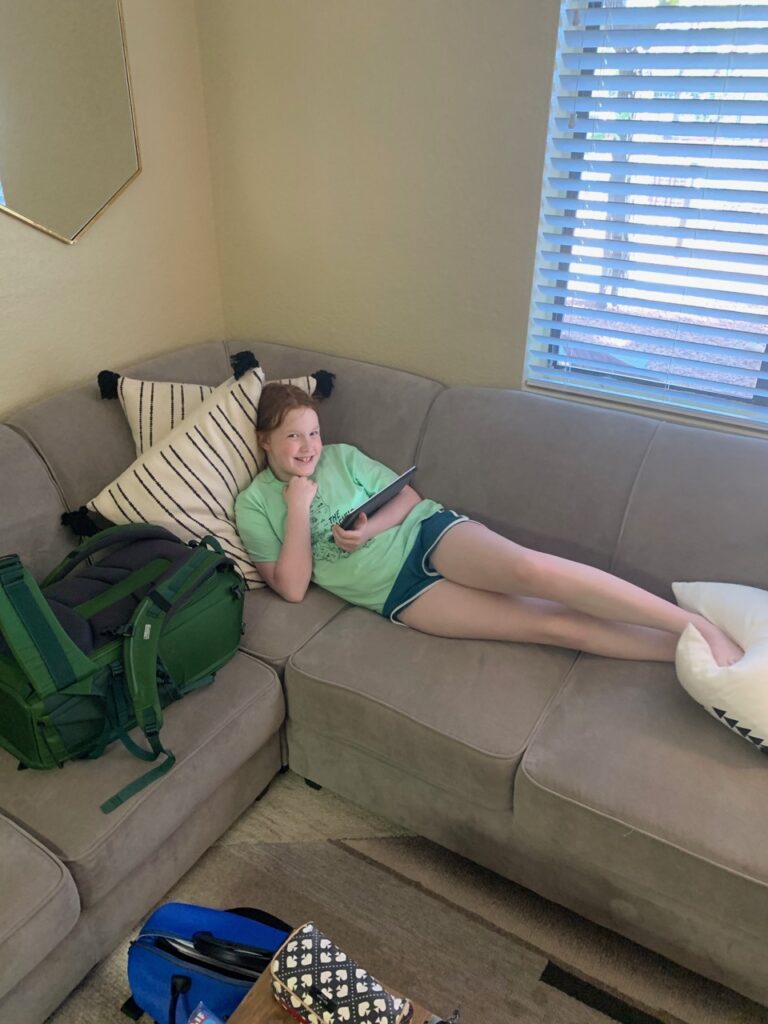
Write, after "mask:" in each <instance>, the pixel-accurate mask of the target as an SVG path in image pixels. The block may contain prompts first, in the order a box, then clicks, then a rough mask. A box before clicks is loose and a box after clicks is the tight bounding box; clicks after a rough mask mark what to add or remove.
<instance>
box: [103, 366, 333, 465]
mask: <svg viewBox="0 0 768 1024" xmlns="http://www.w3.org/2000/svg"><path fill="white" fill-rule="evenodd" d="M279 383H280V384H295V385H296V387H299V388H301V389H302V390H303V391H307V392H308V393H309V394H310V395H311V394H314V392H315V387H316V380H315V378H314V377H311V376H310V377H288V378H285V379H283V380H281V381H279ZM99 387H100V389H101V396H102V398H117V399H119V400H120V405H121V406H122V408H123V412H124V413H125V418H126V419H127V420H128V426H129V427H130V428H131V433H132V434H133V442H134V444H135V445H136V454H137V455H142V454H143V453H144V452H145V451H147V450H148V449H149V448H151V447H152V445H154V444H157V442H158V441H161V440H162V439H163V438H164V437H166V436H167V435H168V434H170V432H171V431H172V430H174V429H175V428H176V427H177V426H178V425H179V423H181V421H182V420H183V419H184V418H185V417H186V416H188V415H190V413H193V412H194V411H195V410H196V409H199V407H200V406H201V405H202V404H203V402H204V401H205V400H206V398H207V397H208V396H209V395H210V394H211V392H212V391H213V390H214V387H213V385H211V384H178V383H173V384H172V383H169V382H167V381H158V380H136V379H135V378H133V377H124V376H122V375H121V374H119V373H113V372H111V371H110V370H102V372H101V373H100V374H99Z"/></svg>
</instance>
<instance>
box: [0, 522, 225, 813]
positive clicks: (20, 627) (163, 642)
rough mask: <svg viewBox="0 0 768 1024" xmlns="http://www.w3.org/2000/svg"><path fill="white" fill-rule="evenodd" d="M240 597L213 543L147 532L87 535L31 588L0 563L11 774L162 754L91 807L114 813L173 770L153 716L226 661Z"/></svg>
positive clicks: (3, 738) (0, 740) (1, 657)
mask: <svg viewBox="0 0 768 1024" xmlns="http://www.w3.org/2000/svg"><path fill="white" fill-rule="evenodd" d="M97 553H100V554H101V557H100V558H99V559H98V560H97V561H93V562H92V564H87V565H83V563H84V562H86V560H87V559H91V558H92V556H93V555H95V554H97ZM77 566H80V567H81V568H80V571H79V572H78V573H76V574H74V575H72V571H73V570H74V569H75V568H76V567H77ZM244 589H245V584H244V583H243V579H242V577H241V576H240V574H239V573H238V571H237V569H236V568H235V566H234V563H233V562H232V561H231V560H230V559H229V558H227V557H225V555H224V554H223V553H222V549H221V546H220V545H219V543H218V541H217V540H215V538H213V537H204V538H203V540H202V541H201V542H200V543H199V544H196V543H195V542H191V543H190V544H185V543H183V542H182V541H181V540H179V538H178V537H175V536H174V535H173V534H172V533H170V532H169V531H168V530H165V529H163V528H162V527H159V526H151V525H149V524H143V525H136V526H114V527H111V528H109V529H107V530H103V531H102V532H101V533H98V534H96V535H95V536H93V537H89V538H87V539H86V540H85V541H83V543H82V544H81V546H80V547H79V548H77V549H76V550H75V551H73V552H71V553H70V554H69V555H68V556H67V557H66V558H65V559H64V561H63V562H62V563H61V564H60V565H59V566H57V567H56V568H55V569H54V570H53V572H52V573H50V574H49V575H48V576H47V577H46V579H45V580H43V582H42V584H41V585H40V587H38V585H37V583H35V581H34V579H33V577H32V576H31V575H30V573H29V572H28V571H27V570H26V569H25V568H24V566H23V565H22V564H21V562H20V560H19V558H18V556H17V555H6V556H5V557H4V558H0V631H1V632H2V636H3V638H4V641H5V643H2V641H0V746H2V747H4V748H5V749H6V750H7V751H8V752H9V753H11V754H12V755H13V756H14V757H16V758H18V760H19V767H20V768H54V767H57V766H58V767H61V766H62V764H63V763H64V762H65V761H69V760H72V759H75V758H95V757H99V756H100V755H101V754H102V753H103V752H104V750H105V748H106V747H107V746H108V745H109V744H110V743H112V742H113V741H114V740H117V739H119V740H121V742H122V743H123V744H124V745H125V747H126V748H127V749H128V750H129V751H130V752H131V753H132V754H134V755H135V756H136V757H138V758H141V759H142V760H145V761H155V760H157V758H158V757H159V756H160V755H161V754H163V755H164V760H163V761H162V762H161V763H159V764H158V765H157V766H155V767H154V768H152V769H151V770H150V771H148V772H147V773H146V774H144V775H143V776H141V778H139V779H137V780H136V781H134V782H132V783H130V784H129V785H128V786H125V787H124V788H123V789H121V790H120V792H119V793H116V794H115V796H113V797H111V798H110V799H109V800H107V801H106V803H104V804H102V805H101V809H102V811H104V813H105V814H108V813H109V812H110V811H113V810H114V809H115V808H116V807H118V806H119V805H120V804H122V803H124V802H125V800H127V799H128V798H129V797H130V796H133V794H134V793H136V792H138V791H139V790H140V789H143V788H144V786H146V785H148V784H149V783H150V782H152V781H154V780H155V779H156V778H159V777H160V776H161V775H163V774H164V773H165V772H167V771H168V770H169V769H170V768H171V767H172V766H173V764H174V761H175V758H174V756H173V754H172V753H171V752H170V751H168V750H166V749H165V748H164V747H163V745H162V743H161V742H160V727H161V726H162V723H163V710H162V709H163V708H164V707H165V706H167V705H168V704H170V703H171V702H172V701H175V700H178V699H179V698H181V697H184V696H185V695H186V694H188V693H190V691H192V690H196V689H198V688H199V687H201V686H205V685H206V684H207V683H210V682H212V681H213V678H214V675H215V673H216V671H217V669H219V668H220V667H221V666H222V665H224V664H225V663H226V662H227V661H228V660H229V659H230V658H231V657H232V656H233V655H234V653H235V651H236V650H237V648H238V645H239V643H240V636H241V633H242V621H243V600H244V596H243V595H244ZM136 725H138V726H139V727H140V728H141V730H142V732H143V733H144V736H145V737H146V740H147V744H148V745H149V749H148V750H147V749H145V748H144V747H142V746H140V745H139V744H138V743H136V742H134V740H133V739H132V738H131V737H130V736H129V735H128V731H129V729H131V728H133V727H134V726H136Z"/></svg>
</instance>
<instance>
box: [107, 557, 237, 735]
mask: <svg viewBox="0 0 768 1024" xmlns="http://www.w3.org/2000/svg"><path fill="white" fill-rule="evenodd" d="M221 562H222V557H221V555H219V554H217V553H214V552H211V551H208V550H206V549H205V548H204V547H198V548H196V549H195V551H194V553H193V554H192V556H191V558H190V559H189V560H188V561H187V562H186V563H185V564H184V565H183V566H182V567H181V568H180V569H179V570H178V571H177V572H176V573H174V574H173V576H171V577H170V579H167V580H166V581H165V582H164V583H163V584H161V586H159V587H157V588H156V589H155V590H153V591H152V592H151V593H149V594H148V595H147V596H146V597H145V598H144V600H143V601H142V602H141V604H140V605H139V607H138V608H137V609H136V612H135V614H134V616H133V619H132V620H131V625H132V626H133V631H132V634H131V636H130V637H128V638H127V640H126V643H125V648H124V664H125V677H126V681H127V683H128V693H129V694H130V698H131V701H132V703H133V709H134V713H135V715H136V721H137V722H138V724H139V725H140V726H141V728H142V729H143V730H144V732H145V733H146V732H147V730H148V729H149V730H151V729H153V728H157V729H159V728H160V726H161V725H162V722H163V712H162V708H161V706H160V696H159V694H158V689H157V673H158V649H159V646H160V634H161V632H162V627H163V622H164V621H165V617H166V615H167V614H168V612H169V610H170V609H171V608H172V607H173V606H174V604H175V603H176V602H177V601H178V599H179V598H180V597H181V596H182V595H184V594H189V593H191V592H192V591H193V590H194V589H195V588H196V587H197V586H198V585H199V584H200V583H201V582H202V580H204V579H207V578H208V576H210V574H211V573H212V572H215V570H216V567H217V566H218V565H220V564H221Z"/></svg>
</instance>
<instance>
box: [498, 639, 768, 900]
mask: <svg viewBox="0 0 768 1024" xmlns="http://www.w3.org/2000/svg"><path fill="white" fill-rule="evenodd" d="M523 787H525V789H526V791H527V796H526V801H525V806H526V807H527V811H526V812H525V813H523V810H522V805H521V804H518V803H516V814H517V815H518V816H522V817H523V818H525V819H526V820H521V818H520V817H518V823H519V824H521V825H523V826H524V827H526V828H527V829H529V830H530V829H532V830H533V831H534V832H535V833H537V834H544V833H548V834H549V835H550V837H551V838H552V840H553V841H555V842H557V843H558V844H562V843H563V842H564V841H565V842H567V843H568V845H569V847H572V849H573V856H574V861H575V860H576V859H578V858H579V857H583V856H584V852H585V851H588V854H587V857H588V859H589V860H590V861H591V862H592V864H593V865H594V866H595V870H597V871H599V870H600V865H601V864H602V865H604V866H605V865H606V860H605V850H604V849H603V848H601V846H600V842H599V840H598V839H597V836H598V834H599V826H598V820H597V819H601V820H602V827H603V829H607V830H608V831H612V832H613V833H614V834H615V836H616V839H617V845H618V846H620V848H621V851H622V854H621V858H622V859H621V862H620V864H617V865H615V866H614V870H616V871H618V872H620V873H621V874H622V875H623V876H625V877H629V878H635V879H637V880H638V881H640V880H641V879H643V880H645V881H649V882H650V884H652V885H654V886H657V887H658V888H659V890H661V891H664V890H665V889H666V890H670V889H671V890H672V891H674V889H675V887H677V888H678V889H680V893H679V895H680V896H681V898H683V893H682V888H685V887H687V886H688V885H690V884H692V876H691V872H695V861H694V858H696V859H698V860H700V861H701V862H705V863H707V864H709V865H712V864H714V865H719V866H721V867H723V868H725V869H727V871H728V872H730V873H735V874H737V875H741V876H742V877H744V876H746V877H749V878H751V879H755V880H757V881H758V882H760V883H762V884H766V883H768V856H766V849H768V821H766V819H765V818H764V817H763V815H762V813H761V810H762V808H763V807H764V806H765V804H766V800H767V799H768V761H766V759H765V756H764V755H763V754H761V753H760V752H759V751H758V750H756V749H755V748H754V747H752V746H751V745H748V744H746V743H737V742H735V740H734V739H733V737H732V736H729V735H728V733H727V732H726V730H725V729H723V728H722V727H721V726H720V725H718V723H717V722H716V721H715V720H714V719H713V718H712V717H711V716H710V715H708V714H707V712H706V711H705V710H704V709H703V708H701V707H699V706H698V705H696V704H694V703H693V702H692V701H691V699H690V697H688V695H687V694H686V693H685V692H684V691H683V690H682V689H681V687H680V686H679V685H678V683H677V682H676V680H675V675H674V669H673V667H672V666H671V665H659V664H654V663H651V662H631V661H626V662H619V661H614V660H612V659H608V658H597V657H593V656H589V655H582V656H581V657H580V659H579V661H578V663H577V665H576V666H575V668H574V670H573V672H572V675H571V678H570V680H569V682H568V685H567V687H566V688H565V689H564V690H563V692H562V694H561V695H560V697H559V699H558V700H557V701H556V702H555V704H554V705H553V707H552V708H551V709H550V711H549V713H548V714H547V717H546V718H545V719H544V721H543V722H542V723H541V725H540V727H539V729H538V730H537V732H536V734H535V736H534V738H533V740H532V742H531V744H530V746H529V748H528V750H527V752H526V754H525V757H524V759H523V768H522V771H521V773H520V775H519V777H518V787H517V789H518V790H520V789H522V788H523ZM566 804H570V805H571V806H573V807H577V808H578V809H579V811H580V820H581V821H582V825H581V826H579V827H578V829H573V828H572V829H570V830H568V829H566V828H565V826H563V828H562V829H560V828H559V826H558V821H559V815H558V811H557V809H556V808H557V807H558V806H559V808H560V809H561V810H564V809H565V805H566ZM635 833H637V836H638V840H637V841H632V839H633V837H634V836H635ZM620 837H623V838H624V842H619V838H620ZM640 837H643V838H644V839H645V840H646V842H645V843H644V844H643V843H641V842H640ZM649 839H650V840H652V841H651V842H648V841H647V840H649ZM654 845H655V846H656V847H660V846H665V847H667V848H668V849H673V850H676V851H678V852H680V851H683V852H686V853H688V854H690V855H691V857H689V858H687V859H686V860H685V861H681V869H680V872H679V874H678V875H677V876H676V877H670V876H669V874H668V873H667V872H662V871H660V869H659V865H658V864H657V863H654V860H653V856H652V855H649V849H648V848H649V847H651V848H652V847H653V846H654ZM684 865H685V867H684ZM681 887H682V888H681ZM710 898H711V899H712V900H713V901H715V900H716V901H717V902H718V903H723V901H724V899H725V896H724V894H722V895H721V894H720V893H718V894H715V893H711V894H710Z"/></svg>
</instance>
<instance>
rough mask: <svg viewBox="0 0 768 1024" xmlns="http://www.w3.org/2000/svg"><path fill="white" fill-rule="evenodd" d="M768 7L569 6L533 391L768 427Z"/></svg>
mask: <svg viewBox="0 0 768 1024" xmlns="http://www.w3.org/2000/svg"><path fill="white" fill-rule="evenodd" d="M767 349H768V4H759V3H744V2H738V3H736V2H727V0H717V2H714V0H713V2H707V0H697V2H696V3H694V2H692V0H691V2H686V0H678V2H675V0H669V2H667V3H664V2H663V0H591V2H590V0H563V4H562V16H561V22H560V28H559V38H558V52H557V57H556V64H555V74H554V83H553V92H552V107H551V114H550V123H549V135H548V143H547V155H546V161H545V170H544V181H543V187H542V205H541V218H540V229H539V239H538V247H537V256H536V271H535V278H534V288H533V296H532V301H531V317H530V325H529V335H528V346H527V352H526V383H527V384H530V385H534V386H535V385H538V386H543V387H547V388H550V389H567V390H568V391H572V392H579V393H588V394H599V395H601V396H603V397H606V398H610V397H616V398H619V399H621V400H623V401H630V402H633V401H634V402H641V403H642V404H646V405H647V404H657V403H662V404H664V405H666V406H674V407H675V408H677V409H678V410H680V411H688V412H692V413H695V414H697V415H705V416H709V417H711V416H718V417H720V416H722V417H726V418H728V419H731V420H733V419H735V420H738V421H741V422H744V421H747V422H750V423H754V424H755V425H761V424H763V425H765V426H768V353H767Z"/></svg>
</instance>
